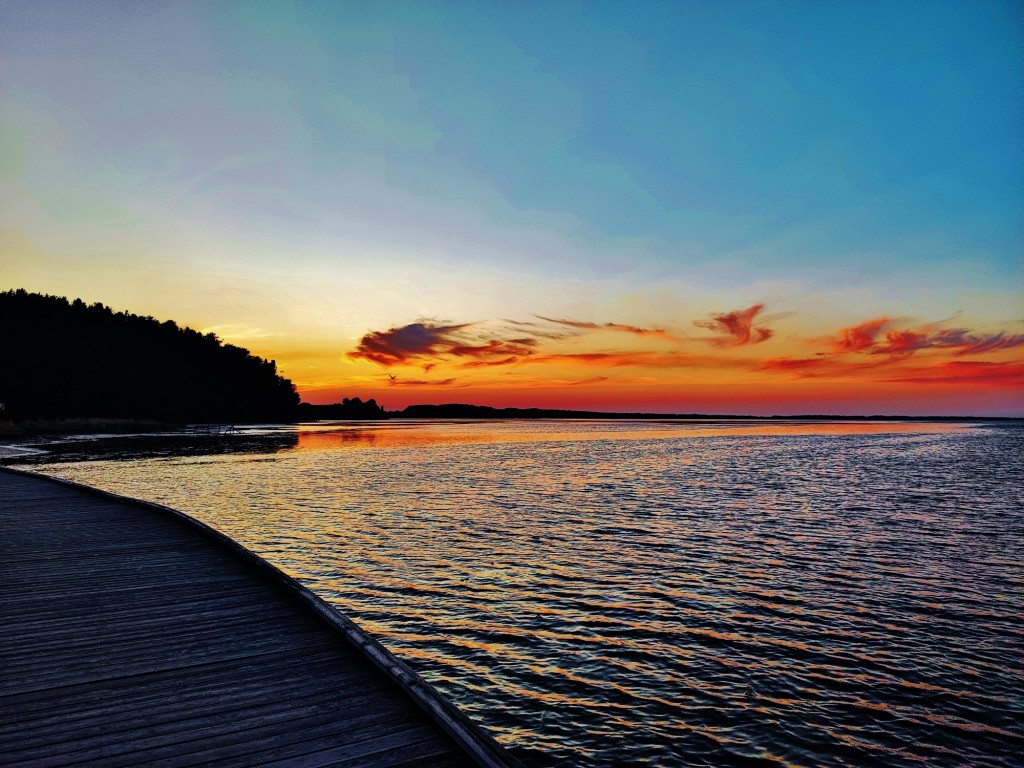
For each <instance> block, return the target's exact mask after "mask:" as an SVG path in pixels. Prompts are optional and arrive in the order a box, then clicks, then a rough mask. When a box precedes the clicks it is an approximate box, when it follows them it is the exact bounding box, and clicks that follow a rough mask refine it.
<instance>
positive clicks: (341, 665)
mask: <svg viewBox="0 0 1024 768" xmlns="http://www.w3.org/2000/svg"><path fill="white" fill-rule="evenodd" d="M235 547H237V545H235ZM254 559H255V558H253V557H252V556H251V555H248V556H239V553H238V551H237V549H235V550H234V551H233V548H232V546H231V544H230V543H227V544H226V543H225V542H223V541H218V540H217V539H216V537H213V536H211V535H209V534H208V533H206V532H204V531H203V530H201V529H200V528H197V527H195V525H194V524H192V523H190V522H188V521H183V520H182V519H178V518H176V517H175V516H174V514H164V513H162V512H161V511H160V510H157V509H153V508H152V507H151V506H149V505H141V504H137V503H133V502H131V501H130V500H124V499H120V498H116V497H109V496H107V497H104V496H101V495H98V494H93V493H90V492H88V491H86V490H82V489H79V488H74V487H68V486H63V485H58V484H56V483H53V482H50V481H47V480H44V479H41V478H38V477H30V476H25V475H18V474H13V473H10V472H7V471H0V765H3V766H6V767H7V768H13V767H14V766H63V765H95V766H103V767H104V768H115V767H116V766H137V765H145V766H186V765H202V766H214V765H217V766H221V765H223V766H270V765H280V766H296V767H297V766H310V767H312V766H330V765H339V766H340V765H344V766H456V765H458V766H462V765H476V764H481V765H491V766H498V765H504V764H508V762H514V761H511V759H510V758H508V756H507V755H504V754H503V753H502V751H501V750H500V748H497V747H496V745H494V743H493V741H490V740H489V738H488V737H486V736H484V735H483V734H482V733H480V732H479V731H477V730H476V729H475V728H474V726H472V725H471V724H469V723H468V721H466V720H465V718H464V716H462V715H461V713H458V712H457V711H455V710H454V707H452V705H451V704H450V703H448V702H446V701H444V700H442V699H440V697H438V696H437V694H436V693H435V692H433V691H432V690H430V689H429V687H425V685H424V684H423V682H422V680H420V679H419V678H418V677H417V676H416V675H415V673H412V672H411V671H410V670H408V669H407V668H405V667H404V666H403V665H401V663H400V662H396V661H395V660H394V659H393V657H390V656H389V655H388V654H387V653H386V652H382V650H381V648H380V647H379V645H377V644H376V643H375V641H372V640H368V639H367V638H366V637H365V635H363V634H361V631H360V630H358V628H354V626H353V625H351V623H350V622H348V620H347V619H343V618H342V619H338V620H335V619H334V618H332V617H331V616H326V617H325V611H328V612H329V611H330V609H329V608H327V607H326V606H325V605H324V604H322V603H319V604H316V602H315V601H316V599H315V598H311V596H309V594H308V593H306V594H305V595H303V594H301V592H303V590H302V589H301V587H298V586H297V585H295V584H294V583H289V581H288V580H287V579H286V578H283V577H281V575H280V574H279V573H276V572H274V571H273V569H269V568H267V567H265V566H263V564H261V563H259V562H257V563H256V564H255V565H254V564H253V562H252V560H254ZM296 590H298V591H299V592H298V593H297V592H296ZM311 600H313V601H314V603H313V604H312V607H311V602H310V601H311ZM449 734H451V735H449ZM453 736H454V738H453Z"/></svg>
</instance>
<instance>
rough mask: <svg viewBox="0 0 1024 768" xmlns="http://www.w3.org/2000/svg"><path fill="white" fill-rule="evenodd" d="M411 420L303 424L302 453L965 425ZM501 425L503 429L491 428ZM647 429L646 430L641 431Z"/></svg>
mask: <svg viewBox="0 0 1024 768" xmlns="http://www.w3.org/2000/svg"><path fill="white" fill-rule="evenodd" d="M568 423H570V424H571V425H572V429H571V430H566V429H565V426H566V424H567V422H565V421H558V422H545V421H524V422H513V423H510V422H494V421H443V422H432V421H411V422H392V423H386V424H384V423H379V422H374V423H372V424H365V425H363V424H352V423H349V424H331V425H301V426H300V427H299V432H298V438H299V439H298V444H297V445H296V446H295V448H294V450H297V451H325V450H344V449H351V448H409V447H416V446H425V447H426V446H439V445H471V444H484V443H534V442H565V441H580V440H651V439H670V438H698V437H769V436H787V435H788V436H802V435H878V434H937V433H945V432H953V431H956V430H960V429H964V428H965V425H963V424H955V423H940V422H878V421H872V422H834V421H829V422H826V421H822V422H783V423H771V424H763V423H752V422H740V423H739V424H734V423H730V424H719V425H716V426H708V425H707V422H689V423H687V422H673V421H664V422H661V421H649V422H636V421H578V422H568ZM495 424H501V425H502V426H503V427H504V429H500V430H495V429H492V428H491V427H492V426H493V425H495ZM638 425H643V426H638Z"/></svg>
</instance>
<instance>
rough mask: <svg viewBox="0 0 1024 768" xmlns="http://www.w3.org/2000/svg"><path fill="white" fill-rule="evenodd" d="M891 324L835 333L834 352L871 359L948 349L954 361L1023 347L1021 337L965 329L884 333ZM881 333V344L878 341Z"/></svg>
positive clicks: (877, 321)
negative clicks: (983, 333) (848, 353)
mask: <svg viewBox="0 0 1024 768" xmlns="http://www.w3.org/2000/svg"><path fill="white" fill-rule="evenodd" d="M893 323H894V321H893V320H891V319H889V318H887V317H879V318H875V319H874V320H868V321H866V322H864V323H861V324H860V325H855V326H852V327H850V328H843V329H842V330H841V331H840V332H839V339H838V340H837V342H836V344H835V346H834V348H833V349H834V351H835V352H837V353H839V354H843V353H847V352H864V353H867V354H872V355H895V356H909V355H912V354H914V353H915V352H919V351H921V350H924V349H948V350H951V351H953V354H955V355H957V356H958V357H962V356H964V355H974V354H982V353H985V352H992V351H995V350H999V349H1012V348H1014V347H1019V346H1021V345H1024V335H1020V334H1018V335H1014V336H1007V335H1006V333H1005V332H1003V331H1000V332H999V333H995V334H989V335H979V334H976V333H973V332H972V331H970V330H968V329H967V328H936V327H935V326H932V325H926V326H924V327H922V328H917V329H914V328H904V329H895V328H893V329H891V330H886V328H889V327H891V326H892V324H893ZM882 331H885V337H884V341H883V340H881V339H880V338H879V336H880V335H881V334H882Z"/></svg>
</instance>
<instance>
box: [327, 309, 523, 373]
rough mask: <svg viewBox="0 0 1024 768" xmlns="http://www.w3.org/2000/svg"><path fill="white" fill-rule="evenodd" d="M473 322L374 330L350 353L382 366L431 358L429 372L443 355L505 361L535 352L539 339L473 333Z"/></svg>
mask: <svg viewBox="0 0 1024 768" xmlns="http://www.w3.org/2000/svg"><path fill="white" fill-rule="evenodd" d="M474 325H477V324H475V323H464V324H461V325H439V324H436V323H433V322H430V321H421V322H418V323H411V324H409V325H403V326H401V327H398V328H390V329H388V330H386V331H371V332H370V333H368V334H366V335H365V336H363V338H362V339H360V340H359V344H358V345H357V346H356V348H355V349H354V350H353V351H351V352H349V353H348V355H347V356H348V357H350V358H352V359H362V360H369V361H371V362H374V363H377V364H378V365H383V366H392V365H402V364H405V363H409V362H413V361H420V360H426V361H428V362H425V363H424V364H423V370H424V371H425V372H426V371H429V370H430V369H431V368H433V367H434V365H436V360H437V359H441V358H472V359H474V360H478V361H485V362H486V363H488V364H492V365H493V364H502V365H504V364H507V363H509V362H515V360H518V359H519V358H521V357H525V356H527V355H530V354H533V348H534V347H535V346H536V344H537V340H536V339H533V338H529V337H519V338H514V339H502V338H497V337H492V338H487V337H486V336H484V337H482V338H481V337H479V335H477V336H476V337H474V335H473V334H471V333H469V332H468V329H470V328H472V327H473V326H474Z"/></svg>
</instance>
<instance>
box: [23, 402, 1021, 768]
mask: <svg viewBox="0 0 1024 768" xmlns="http://www.w3.org/2000/svg"><path fill="white" fill-rule="evenodd" d="M1021 437H1022V430H1021V429H1020V428H1019V427H1017V426H1013V425H980V426H979V425H972V426H949V425H938V424H932V425H924V424H911V425H900V424H895V425H894V424H874V425H873V424H864V425H860V424H858V425H843V424H838V425H828V424H823V425H770V426H769V425H734V424H686V423H672V422H632V423H602V422H583V423H570V422H542V423H522V422H518V423H493V422H492V423H457V424H453V423H447V424H431V423H421V424H399V423H387V424H382V425H363V426H359V425H348V426H345V425H333V426H323V425H320V426H309V427H302V428H299V429H298V430H283V431H282V430H277V431H274V430H265V431H261V430H255V431H248V432H247V433H246V434H242V435H228V436H224V437H222V438H206V439H205V440H202V441H199V443H200V444H198V445H197V442H196V440H193V439H181V438H154V439H147V440H135V441H119V442H109V441H99V442H94V443H89V444H86V445H84V447H83V446H82V445H77V446H65V448H64V450H65V451H70V453H64V454H53V455H48V456H45V457H41V458H43V459H44V460H45V461H49V462H50V463H43V464H40V465H38V466H37V467H35V468H36V469H38V470H40V471H43V472H47V473H51V474H54V475H58V476H60V477H65V478H70V479H74V480H77V481H81V482H85V483H88V484H91V485H95V486H99V487H102V488H106V489H110V490H113V491H116V492H118V493H123V494H127V495H129V496H134V497H138V498H144V499H149V500H153V501H158V502H161V503H164V504H168V505H171V506H173V507H176V508H178V509H181V510H183V511H185V512H187V513H189V514H191V515H193V516H195V517H197V518H199V519H201V520H203V521H205V522H207V523H210V524H211V525H213V526H215V527H217V528H219V529H220V530H222V531H224V532H226V533H228V534H229V535H231V536H233V537H234V538H236V539H237V540H239V541H241V542H242V543H244V544H245V545H247V546H249V547H250V548H252V549H253V550H255V551H257V552H258V553H260V554H261V555H263V556H265V557H266V558H268V559H270V560H271V561H273V562H274V563H276V564H277V565H279V566H281V567H282V568H283V569H284V570H286V571H288V572H289V573H291V574H293V575H295V576H297V577H298V578H299V579H300V580H301V581H303V582H304V583H305V584H307V585H308V586H310V587H311V588H313V589H314V590H316V591H317V592H319V593H320V594H321V595H323V596H325V597H326V598H327V599H329V600H330V601H332V602H334V603H336V604H337V605H338V606H339V607H340V608H341V609H342V610H344V612H345V613H347V614H348V615H349V616H351V617H352V618H354V619H355V620H356V621H357V622H359V623H360V624H362V625H363V626H364V627H365V628H367V629H368V630H370V631H372V632H374V633H375V634H376V635H378V636H379V637H380V638H381V639H382V641H383V642H384V643H385V644H386V645H388V646H389V647H390V648H391V649H392V650H394V651H395V652H397V653H398V654H399V655H401V656H402V657H404V658H405V659H406V660H408V661H409V662H410V663H411V664H412V665H413V666H415V667H416V668H417V669H418V670H419V671H420V672H421V673H422V674H423V675H424V676H425V677H427V678H428V679H429V680H431V681H432V682H433V683H434V684H435V685H436V687H437V688H439V689H440V690H442V691H443V692H444V693H446V694H447V695H448V696H449V697H450V698H452V699H453V700H454V701H456V702H457V703H458V704H459V705H460V706H461V707H462V708H463V709H464V710H466V711H467V712H469V713H470V714H471V716H473V717H474V718H475V719H476V720H478V721H479V722H480V723H482V724H483V725H484V726H486V727H487V728H488V729H489V730H490V731H491V732H492V733H493V734H494V735H495V736H496V737H497V738H498V739H499V740H500V741H501V742H502V743H504V744H505V745H506V746H507V747H508V748H509V749H510V750H511V751H512V752H513V753H514V754H516V755H517V756H518V757H519V758H520V759H522V760H523V761H524V762H526V763H527V764H528V765H533V766H556V765H576V766H626V765H648V766H689V765H712V766H732V765H766V766H769V765H779V766H783V765H784V766H823V765H835V766H839V765H849V766H867V765H886V766H902V765H906V766H911V765H913V766H917V765H921V764H925V765H942V766H945V765H951V766H952V765H969V766H997V765H998V766H1006V765H1020V764H1021V760H1022V757H1021V756H1022V755H1024V727H1022V722H1024V661H1022V649H1024V631H1022V626H1024V622H1022V621H1021V618H1022V607H1024V606H1022V595H1024V552H1022V549H1024V512H1022V489H1024V470H1022V467H1024V462H1022V460H1021V459H1022V448H1021V445H1022V442H1021ZM189 453H192V454H196V453H198V455H187V454H189ZM97 456H105V458H97ZM72 459H74V460H72ZM80 459H86V460H80Z"/></svg>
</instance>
